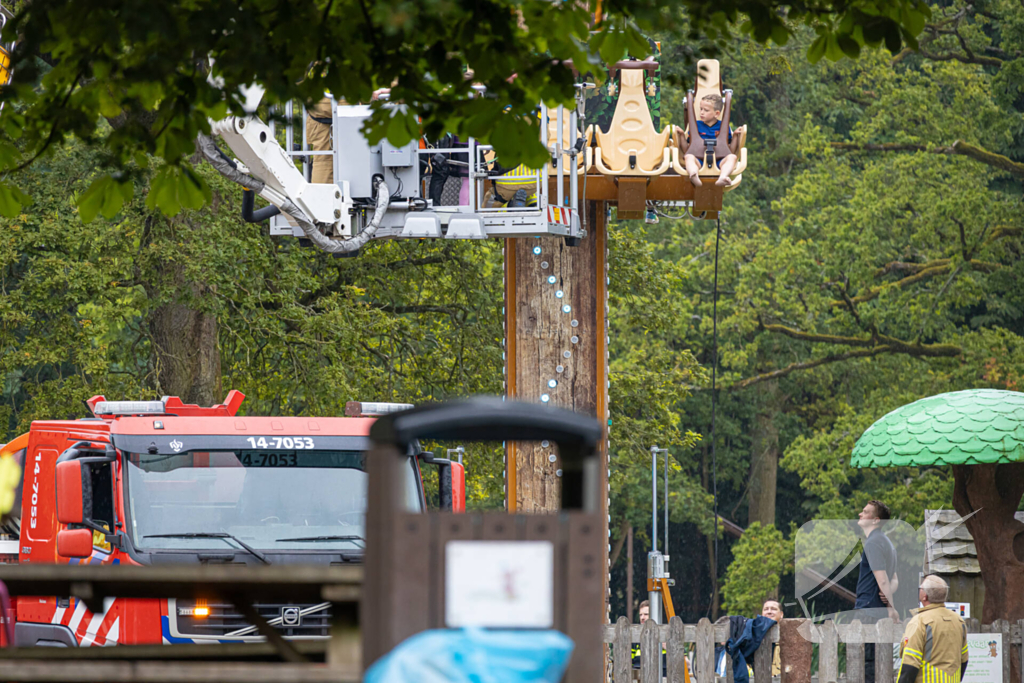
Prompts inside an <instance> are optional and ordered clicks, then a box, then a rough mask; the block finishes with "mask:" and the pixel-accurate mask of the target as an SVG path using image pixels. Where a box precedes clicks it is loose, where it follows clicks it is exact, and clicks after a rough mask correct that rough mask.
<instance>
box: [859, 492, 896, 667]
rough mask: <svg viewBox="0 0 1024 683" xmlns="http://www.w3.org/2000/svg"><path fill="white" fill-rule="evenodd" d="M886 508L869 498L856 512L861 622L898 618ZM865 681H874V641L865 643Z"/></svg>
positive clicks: (894, 552)
mask: <svg viewBox="0 0 1024 683" xmlns="http://www.w3.org/2000/svg"><path fill="white" fill-rule="evenodd" d="M889 516H890V515H889V508H888V507H887V506H886V505H885V503H883V502H882V501H880V500H872V501H870V502H869V503H868V504H867V505H865V506H864V509H863V510H861V512H860V515H858V519H857V526H859V527H860V529H861V531H863V532H864V552H863V554H862V556H861V561H860V574H859V575H858V577H857V601H856V602H855V603H854V605H853V608H854V609H855V610H862V613H861V614H858V615H857V617H858V618H859V619H860V620H861V622H862V623H874V622H875V621H877V620H878V619H882V618H884V617H885V615H886V614H888V616H889V617H890V618H891V619H892V620H893V621H899V615H898V614H897V613H896V610H895V609H893V607H892V605H893V604H894V603H893V595H894V594H895V593H896V589H897V588H898V587H899V577H897V576H896V548H895V547H893V544H892V541H890V540H889V539H888V537H886V535H885V534H884V533H883V532H882V528H883V527H884V526H885V522H886V520H888V519H889ZM864 682H865V683H875V645H874V644H873V643H866V644H865V645H864Z"/></svg>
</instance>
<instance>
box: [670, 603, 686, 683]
mask: <svg viewBox="0 0 1024 683" xmlns="http://www.w3.org/2000/svg"><path fill="white" fill-rule="evenodd" d="M685 640H686V639H685V637H684V635H683V620H682V619H680V618H679V617H672V618H671V619H669V620H668V643H667V644H666V646H667V647H668V683H685V681H686V678H685V677H684V676H683V671H684V670H685V668H686V642H685Z"/></svg>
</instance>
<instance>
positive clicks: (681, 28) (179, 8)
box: [0, 0, 928, 216]
mask: <svg viewBox="0 0 1024 683" xmlns="http://www.w3.org/2000/svg"><path fill="white" fill-rule="evenodd" d="M598 7H601V18H600V23H599V24H598V25H597V26H592V24H593V18H594V12H595V11H596V10H597V8H598ZM17 10H18V11H17V16H16V18H15V19H14V20H13V21H11V22H9V23H8V26H7V27H6V29H5V30H6V36H7V39H10V40H13V38H14V37H15V36H17V37H18V39H19V45H18V48H17V50H16V52H15V54H14V56H13V63H12V67H13V72H14V82H13V85H12V87H11V88H10V89H9V90H8V92H7V93H5V96H4V99H5V100H7V101H8V103H9V104H10V105H13V106H11V107H8V109H7V111H5V113H4V118H5V119H6V121H5V123H4V126H3V132H4V135H5V137H6V138H7V140H11V139H15V138H21V139H22V140H23V153H24V154H25V157H26V159H34V158H37V157H38V156H39V155H40V154H43V153H44V152H45V150H47V149H48V148H49V146H50V145H52V144H54V143H57V142H60V141H62V140H63V139H65V138H66V137H67V136H69V135H71V136H75V137H76V138H78V139H80V140H84V141H88V142H91V143H92V142H96V143H99V144H102V145H103V147H104V148H105V150H106V151H107V153H108V154H107V156H106V158H104V159H103V160H102V161H101V164H102V165H103V166H105V167H109V168H112V169H115V170H116V171H120V170H123V169H124V168H125V167H126V166H128V165H129V164H130V163H132V162H133V161H136V160H137V159H138V158H139V155H140V154H142V155H153V156H156V157H159V158H160V159H161V160H162V162H164V163H165V164H168V165H169V166H170V167H173V168H174V170H168V171H166V172H165V175H164V176H162V177H161V179H160V181H159V182H157V183H156V184H155V185H154V187H153V192H152V197H153V199H152V201H151V204H150V206H151V207H158V208H159V209H161V210H162V211H164V212H165V214H166V215H170V216H173V215H176V214H177V211H179V210H180V209H181V207H185V208H197V206H198V205H199V204H200V203H201V202H203V201H209V198H210V195H209V192H208V191H207V190H206V188H204V186H203V183H202V182H200V181H199V180H198V179H197V178H196V177H195V176H193V175H191V174H189V173H187V172H184V170H183V169H184V166H183V162H184V161H185V160H186V158H187V157H188V156H189V155H190V154H191V153H192V150H193V141H194V139H195V137H196V135H197V134H198V133H200V132H208V131H209V123H208V120H209V119H214V120H216V119H219V118H222V117H223V116H224V115H225V113H227V112H228V111H231V112H234V113H240V112H241V101H240V95H239V88H240V87H243V86H247V85H249V84H251V83H254V82H258V83H260V84H261V85H263V86H264V87H265V88H266V91H267V96H266V99H267V101H268V102H269V103H279V102H284V101H287V100H299V101H302V102H311V101H316V100H319V99H320V98H321V97H322V95H323V92H324V91H325V90H330V91H331V92H332V93H333V94H334V95H335V97H337V98H339V99H341V98H344V99H345V100H347V101H349V102H360V101H362V102H367V101H370V96H371V93H372V92H373V90H374V89H376V88H379V87H382V86H389V87H391V88H392V93H391V99H392V101H401V102H403V103H405V104H406V105H407V108H406V109H403V110H401V111H397V110H394V109H388V108H386V107H384V106H383V105H382V104H380V103H378V104H375V105H374V114H373V117H372V118H371V120H370V121H369V123H368V126H367V133H368V135H369V137H370V138H371V140H373V141H376V140H379V139H380V138H382V137H385V136H386V137H388V138H389V139H390V140H391V141H392V142H394V143H396V144H403V143H404V142H405V141H407V140H409V139H411V138H413V137H417V136H418V135H419V134H420V132H421V131H422V132H424V133H426V135H427V136H428V137H430V138H431V139H437V138H438V137H440V133H441V132H442V131H448V132H451V133H455V134H458V135H460V136H462V137H463V138H465V137H468V136H474V137H476V138H478V139H480V140H481V141H483V142H490V143H492V144H493V145H494V148H495V150H496V151H497V153H498V155H499V156H500V157H501V158H502V161H503V163H505V165H506V166H509V167H512V166H515V165H516V164H518V163H519V162H520V161H523V162H527V163H528V164H530V165H532V166H537V165H539V164H540V163H542V162H543V160H544V159H545V158H546V157H547V152H546V151H545V150H544V148H543V146H542V145H541V143H540V136H539V131H538V130H537V121H536V117H535V116H534V115H533V109H534V108H535V107H536V105H537V103H538V102H541V101H543V102H546V103H549V104H552V103H555V102H566V103H568V102H571V101H572V98H573V94H574V91H573V74H572V71H571V70H570V69H569V68H567V67H566V66H565V64H564V62H565V61H566V60H572V62H573V64H574V65H575V66H576V67H577V68H578V69H579V70H580V71H583V72H585V71H588V70H589V71H592V72H593V77H594V78H596V79H597V80H599V81H604V80H605V75H606V71H605V66H604V65H605V64H608V63H614V62H616V61H618V60H619V59H621V58H622V57H623V56H624V55H626V54H627V53H631V54H646V50H647V41H646V39H645V38H644V36H643V34H642V33H641V31H647V32H653V31H669V32H671V33H672V34H674V35H676V36H677V37H682V36H683V35H684V32H685V34H686V35H687V37H688V38H689V39H690V40H694V39H697V42H698V43H699V44H700V45H701V46H703V48H704V49H706V50H712V51H715V50H721V49H722V48H724V47H725V45H726V43H727V40H728V39H729V38H730V37H731V36H732V35H733V34H734V33H735V32H737V31H739V32H740V33H747V34H749V35H751V36H753V38H754V40H756V41H757V42H759V43H762V44H765V43H768V41H772V42H774V43H775V44H777V45H785V44H787V43H788V42H789V40H790V37H791V36H792V35H793V33H794V31H797V30H798V29H799V28H800V27H801V26H812V27H814V29H815V30H817V31H818V32H819V33H820V34H821V38H820V40H824V41H825V44H826V46H827V47H826V52H827V53H828V54H829V56H830V58H836V57H837V56H841V55H842V54H847V55H850V56H856V54H857V52H858V50H859V46H861V45H878V44H881V43H882V42H883V41H884V42H885V44H886V46H887V47H888V48H889V49H890V50H892V51H893V52H896V51H898V50H899V48H900V47H901V46H902V45H903V44H904V43H905V44H908V45H911V46H913V45H915V44H916V42H915V36H916V35H917V34H918V33H920V31H921V29H922V27H923V19H924V17H927V16H928V8H927V6H926V5H924V4H923V3H922V2H921V0H896V1H895V2H889V1H883V0H863V1H862V2H859V3H857V4H856V5H849V4H847V3H843V2H838V1H837V0H816V1H815V2H812V3H810V4H808V3H806V2H800V3H795V2H791V1H789V0H773V1H772V2H770V3H764V2H759V1H755V0H725V1H724V2H720V3H716V4H715V5H714V6H713V7H712V6H709V5H707V4H706V3H704V2H700V1H699V0H686V1H685V2H682V3H678V2H670V1H669V0H629V1H628V2H623V3H613V4H607V3H605V4H604V5H601V3H600V2H599V0H591V2H588V3H576V2H566V3H555V4H552V3H551V2H549V1H548V0H487V1H485V2H480V1H478V0H446V1H445V2H439V1H436V0H432V1H428V2H409V1H408V0H386V1H381V2H373V3H365V2H362V0H359V1H357V0H295V1H293V2H288V3H285V4H281V3H279V2H276V1H272V0H243V1H242V2H237V3H216V2H183V3H159V4H154V3H152V2H149V1H148V0H39V1H37V2H31V3H28V2H25V3H18V5H17ZM739 21H742V23H741V24H739V25H738V28H737V22H739ZM835 46H839V47H835ZM840 49H841V52H837V50H840ZM814 54H816V53H814V52H812V56H813V55H814ZM39 56H45V58H46V59H47V62H48V64H43V63H42V62H41V61H40V60H39V59H37V57H39ZM211 64H212V67H211ZM311 65H312V66H311ZM466 69H471V70H472V72H473V78H472V80H470V79H467V78H465V72H466ZM211 75H212V76H213V77H214V78H212V79H211V78H208V76H211ZM513 75H515V78H510V77H511V76H513ZM474 82H476V83H480V84H483V85H485V86H486V88H487V92H488V96H487V97H484V98H480V97H475V96H474V92H473V90H472V89H471V86H472V84H473V83H474ZM103 119H107V120H109V121H111V123H112V124H113V125H114V128H115V131H116V132H115V133H114V134H113V135H110V136H105V135H102V130H101V122H102V120H103ZM3 142H6V141H3ZM21 163H22V159H21V158H19V155H16V154H0V171H6V170H10V169H12V168H14V167H16V166H18V165H19V164H21ZM97 194H99V195H100V196H101V197H102V200H101V199H99V198H97V197H96V196H95V195H97ZM121 196H122V195H121V194H120V193H117V192H114V191H113V189H112V188H110V187H109V185H107V184H103V185H100V186H98V187H96V188H94V189H93V194H92V195H90V196H89V197H88V198H89V199H90V200H92V203H91V204H90V205H89V206H88V207H87V208H86V209H85V212H86V215H95V213H96V210H97V209H96V206H95V205H96V203H99V204H100V205H102V206H103V207H104V210H106V211H108V212H109V211H112V210H113V206H114V205H115V204H117V203H118V202H119V201H120V200H119V197H121ZM24 203H25V202H24V201H22V200H21V199H19V198H18V197H17V196H15V195H13V191H12V190H10V189H4V186H0V213H4V215H8V216H10V215H14V214H16V213H17V208H16V207H17V205H19V204H21V205H23V204H24Z"/></svg>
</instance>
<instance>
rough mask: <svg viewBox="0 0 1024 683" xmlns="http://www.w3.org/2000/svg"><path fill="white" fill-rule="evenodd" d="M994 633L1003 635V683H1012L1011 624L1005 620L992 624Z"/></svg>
mask: <svg viewBox="0 0 1024 683" xmlns="http://www.w3.org/2000/svg"><path fill="white" fill-rule="evenodd" d="M992 633H1002V634H1003V683H1012V682H1011V678H1010V677H1011V676H1012V675H1013V673H1012V672H1013V664H1012V659H1011V657H1010V653H1011V652H1013V650H1012V649H1011V647H1010V622H1009V621H1007V620H1005V619H998V620H996V621H994V622H992Z"/></svg>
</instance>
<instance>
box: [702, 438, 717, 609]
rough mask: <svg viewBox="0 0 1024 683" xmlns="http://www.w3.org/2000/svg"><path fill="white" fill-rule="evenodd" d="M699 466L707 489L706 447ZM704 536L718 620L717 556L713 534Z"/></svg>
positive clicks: (713, 600)
mask: <svg viewBox="0 0 1024 683" xmlns="http://www.w3.org/2000/svg"><path fill="white" fill-rule="evenodd" d="M700 467H701V483H702V484H703V486H704V490H705V491H707V490H708V484H709V480H708V452H707V447H705V448H702V449H701V456H700ZM717 531H718V520H717V519H716V520H715V532H716V535H717ZM704 538H705V539H706V540H707V548H708V568H709V572H710V574H711V621H717V620H718V557H717V553H716V552H715V536H713V535H711V534H705V536H704Z"/></svg>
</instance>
